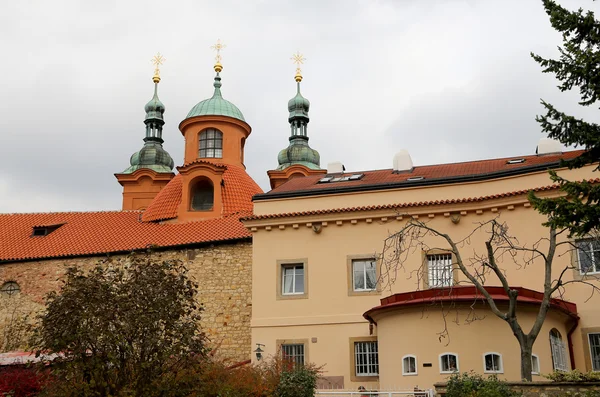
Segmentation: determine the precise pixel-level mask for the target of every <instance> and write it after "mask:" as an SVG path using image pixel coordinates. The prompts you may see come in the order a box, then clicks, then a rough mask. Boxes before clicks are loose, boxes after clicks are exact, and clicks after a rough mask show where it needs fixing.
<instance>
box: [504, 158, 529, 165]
mask: <svg viewBox="0 0 600 397" xmlns="http://www.w3.org/2000/svg"><path fill="white" fill-rule="evenodd" d="M524 162H525V159H512V160H508V161H507V162H506V164H521V163H524Z"/></svg>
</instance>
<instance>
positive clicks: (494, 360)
mask: <svg viewBox="0 0 600 397" xmlns="http://www.w3.org/2000/svg"><path fill="white" fill-rule="evenodd" d="M483 372H484V373H486V374H490V373H491V374H501V373H503V372H504V368H503V367H502V355H500V354H499V353H485V354H484V355H483Z"/></svg>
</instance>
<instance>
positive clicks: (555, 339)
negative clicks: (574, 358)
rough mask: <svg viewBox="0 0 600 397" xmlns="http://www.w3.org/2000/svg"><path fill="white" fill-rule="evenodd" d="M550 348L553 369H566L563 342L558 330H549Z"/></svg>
mask: <svg viewBox="0 0 600 397" xmlns="http://www.w3.org/2000/svg"><path fill="white" fill-rule="evenodd" d="M550 350H551V352H552V365H553V366H554V370H556V371H567V370H568V367H567V360H566V354H565V344H564V343H563V341H562V337H561V336H560V332H558V331H557V330H555V329H553V330H552V331H550Z"/></svg>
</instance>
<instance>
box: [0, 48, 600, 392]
mask: <svg viewBox="0 0 600 397" xmlns="http://www.w3.org/2000/svg"><path fill="white" fill-rule="evenodd" d="M297 57H299V59H300V58H301V56H300V55H297ZM157 63H160V58H158V59H157ZM222 69H223V68H222V65H221V64H220V57H217V63H216V64H215V73H216V74H215V78H214V82H213V95H212V97H210V98H208V99H206V100H203V101H201V102H199V103H198V104H197V105H195V106H194V107H193V108H192V109H191V110H190V112H189V113H188V115H187V117H186V118H185V119H184V120H183V121H181V123H180V124H179V129H180V131H181V133H182V135H183V136H184V138H185V146H184V162H183V164H182V165H180V166H178V167H176V170H174V168H175V165H174V162H173V159H172V158H171V156H170V155H169V153H167V152H166V150H165V149H164V148H163V146H162V144H163V139H162V127H163V125H164V122H165V121H164V117H163V116H164V112H165V106H164V105H163V104H162V102H161V101H160V99H159V97H158V86H159V82H160V76H159V72H158V70H157V71H156V73H155V76H154V77H153V82H154V96H153V98H152V99H151V100H150V102H148V104H147V105H146V107H145V112H146V118H145V120H144V124H145V126H146V131H145V136H144V139H143V140H144V144H143V147H142V148H141V149H140V150H139V151H138V152H136V153H134V154H133V155H132V156H131V159H130V165H129V166H128V167H127V168H125V169H124V170H123V171H122V172H120V173H117V174H115V176H116V178H117V181H118V182H119V183H120V184H121V185H122V186H123V205H122V210H120V211H106V212H71V213H36V214H0V300H1V302H2V303H6V302H12V303H15V304H17V305H18V306H19V308H20V310H21V311H22V312H23V313H32V312H35V311H36V310H39V309H41V308H42V305H43V297H44V295H45V294H46V293H48V292H49V291H52V290H56V289H58V288H59V286H60V279H61V276H62V274H64V271H65V269H66V268H67V267H69V266H81V267H84V268H89V267H91V266H93V265H94V264H95V263H97V262H98V261H101V260H109V259H110V258H114V257H123V256H126V255H127V254H129V253H131V252H147V251H149V252H151V253H150V255H154V256H156V257H157V258H165V259H180V260H183V261H185V263H186V264H187V265H188V268H189V269H190V273H191V275H192V276H193V277H194V278H195V279H196V281H198V284H199V297H198V299H199V302H200V303H201V304H202V305H203V306H204V308H205V311H204V312H203V319H202V324H201V325H202V327H203V329H204V330H205V331H206V333H207V335H208V337H209V338H210V340H211V345H212V347H213V348H215V351H216V352H217V353H218V354H219V355H221V356H222V357H224V358H226V359H228V360H231V361H232V362H243V361H247V360H249V359H252V360H254V361H256V360H257V359H258V355H256V354H255V353H253V352H255V351H257V350H259V349H260V350H263V351H264V354H263V356H264V355H267V356H268V355H285V356H287V357H288V358H291V359H293V360H296V361H297V362H298V363H306V362H313V363H315V364H317V365H323V366H324V367H323V368H324V373H323V376H324V380H323V382H322V386H323V387H331V388H345V389H354V390H356V389H357V388H358V387H359V386H363V387H366V388H368V389H374V390H375V389H390V388H396V389H412V388H413V387H419V388H430V387H431V386H432V384H433V383H434V382H437V381H441V380H444V379H445V378H446V377H447V376H449V375H450V374H452V373H454V372H457V371H460V372H465V371H470V370H473V371H475V372H479V373H486V374H497V375H498V376H499V377H500V378H507V379H510V380H518V379H519V378H520V372H519V370H520V366H519V360H520V356H519V348H518V344H517V342H516V339H515V338H514V336H513V335H512V332H511V331H510V329H509V327H508V325H506V324H505V323H504V322H503V321H502V320H500V319H498V318H497V317H495V316H494V314H493V313H492V312H491V311H490V308H489V307H488V306H487V304H486V303H485V302H484V300H483V299H482V296H481V294H480V293H478V291H476V290H475V289H474V288H473V287H472V286H471V285H470V284H469V283H468V282H467V281H468V280H467V279H466V278H465V276H464V274H462V273H461V272H460V271H459V270H458V269H457V266H456V257H455V255H454V254H453V253H452V252H451V250H450V249H449V247H448V244H447V243H445V242H444V241H443V240H440V238H439V236H438V237H437V238H436V237H435V236H431V235H426V236H423V244H422V245H420V246H415V247H412V249H410V250H407V251H403V252H402V253H404V256H402V258H401V260H400V259H398V258H397V257H394V252H395V251H394V250H393V249H392V250H387V251H386V248H389V245H386V242H389V241H390V236H393V235H394V233H395V232H397V231H398V230H400V229H402V227H403V226H405V225H406V223H407V222H408V221H410V220H419V221H423V222H424V223H425V224H427V225H429V226H430V227H431V228H434V229H435V230H439V231H440V232H442V233H447V234H448V235H451V236H452V238H453V239H455V240H456V241H461V242H462V243H461V245H460V247H459V248H460V253H461V255H464V258H465V259H470V258H480V257H481V256H482V255H483V254H484V252H483V251H482V250H483V249H484V248H485V238H486V237H485V233H483V234H472V233H473V231H474V230H475V229H477V225H481V224H485V223H486V222H489V221H490V220H497V221H498V222H501V223H503V224H506V225H507V226H508V228H509V230H510V232H511V233H512V235H514V237H516V238H517V240H518V241H519V242H520V244H522V245H523V246H533V245H535V244H537V243H538V242H539V241H542V244H541V247H542V248H543V246H544V244H543V241H545V240H543V239H544V238H546V236H547V235H548V230H547V229H546V228H545V227H543V226H542V223H543V219H542V217H541V216H540V215H539V214H538V213H537V212H536V211H535V210H534V209H532V208H531V206H530V204H529V201H528V199H527V193H528V191H530V190H533V191H534V192H536V194H538V195H540V196H548V197H550V196H556V195H559V194H560V192H559V191H558V190H557V188H556V186H555V185H552V184H551V182H550V180H549V178H548V173H547V171H548V170H549V169H554V170H557V172H559V174H560V175H562V176H564V177H566V178H568V179H577V180H582V179H585V180H589V181H590V182H591V183H598V182H599V180H598V178H597V173H596V172H594V166H589V167H585V168H582V169H578V170H567V169H564V168H561V167H562V165H561V160H568V159H572V158H574V157H576V156H578V155H579V154H580V153H581V151H569V152H563V151H562V148H561V147H560V146H556V144H555V143H554V142H551V141H549V140H543V141H541V143H540V145H539V146H538V150H537V151H536V153H535V154H533V153H532V154H528V155H524V156H517V157H513V158H502V159H490V160H482V161H472V162H464V163H455V164H439V165H429V166H415V165H413V163H412V160H411V158H410V155H409V154H408V153H407V152H405V151H402V152H400V153H398V155H396V156H395V157H394V159H390V165H391V167H390V169H385V170H374V171H373V170H367V171H354V172H350V171H347V170H345V168H344V166H343V165H342V164H341V163H337V162H336V163H330V164H329V165H328V166H327V167H326V169H325V168H322V167H321V159H320V155H319V153H318V151H316V150H315V149H313V148H311V147H310V145H309V133H308V131H309V129H308V124H309V121H310V118H309V110H310V102H309V101H308V99H306V98H305V97H304V96H303V95H302V93H301V90H300V88H301V82H302V74H301V71H300V69H298V70H297V73H296V76H295V80H296V84H297V93H296V95H295V96H294V97H293V98H292V99H291V100H290V101H289V102H288V111H289V118H288V122H289V124H290V137H289V145H288V147H286V148H284V149H283V150H281V151H280V152H279V154H278V155H277V161H278V166H277V167H276V168H275V169H273V170H269V171H267V174H268V176H269V179H270V185H271V190H270V191H269V192H266V193H265V192H263V191H262V190H261V188H260V187H259V186H258V185H257V184H256V183H255V182H254V180H253V179H252V178H251V177H250V176H249V175H248V174H247V173H246V170H245V166H244V146H245V142H246V140H247V139H249V138H250V135H251V131H252V129H251V127H250V125H249V124H248V123H247V122H246V121H245V119H244V116H243V114H242V112H241V111H240V110H239V109H238V108H237V107H236V106H235V105H234V104H233V103H231V102H229V101H227V100H225V99H224V98H223V94H222V92H221V88H222V81H221V72H222ZM273 157H275V154H273ZM175 171H176V172H175ZM391 241H393V240H391ZM558 241H559V242H561V243H570V244H563V245H562V246H561V247H563V248H560V249H559V250H557V254H556V256H555V267H554V269H555V273H556V274H553V276H554V277H559V276H560V275H561V274H562V275H563V276H564V281H569V282H571V281H577V280H583V281H586V282H587V283H588V284H576V283H573V284H572V285H570V286H569V288H565V289H564V291H562V290H561V292H562V293H561V295H560V296H555V297H554V299H553V300H552V302H551V306H550V310H549V312H548V316H547V320H546V322H545V323H544V326H543V327H542V330H541V331H540V334H539V337H538V340H537V341H536V343H535V345H534V347H533V353H534V361H533V363H532V367H533V368H532V373H533V375H534V380H535V379H540V378H539V376H540V375H541V374H543V373H548V372H551V371H552V370H554V369H557V370H567V369H570V368H578V369H581V370H600V312H599V309H598V307H599V303H600V300H599V299H600V298H598V296H597V295H591V298H590V290H589V288H588V287H589V284H591V283H598V279H599V277H600V259H599V258H600V245H599V243H598V241H597V239H594V238H591V237H590V238H585V239H569V238H567V237H565V236H564V235H561V236H560V237H559V239H558ZM425 247H426V248H425ZM390 252H391V253H392V258H390V257H389V256H386V255H389V254H390ZM396 253H398V252H396ZM503 269H504V271H505V272H506V277H507V279H508V280H509V282H510V285H511V287H513V289H514V290H516V291H518V292H519V300H518V305H519V318H520V320H521V321H522V324H523V326H524V327H529V326H531V324H532V323H533V321H534V319H535V316H536V313H537V310H538V309H539V306H540V302H541V300H542V299H543V296H542V295H541V292H542V288H543V272H541V271H540V260H539V258H534V259H532V260H530V261H527V260H525V261H524V262H523V260H522V258H512V259H511V258H505V263H503ZM565 269H566V270H565ZM563 270H564V272H563ZM484 284H485V286H486V289H487V290H488V292H489V293H490V294H492V295H493V296H494V297H495V299H497V302H498V305H499V307H501V308H505V306H507V305H508V303H507V302H508V300H507V297H506V294H505V293H504V292H503V289H502V288H499V287H500V285H499V284H498V281H497V280H496V279H494V278H493V277H487V278H486V279H485V281H484ZM5 308H6V305H4V306H0V316H1V317H0V322H1V321H4V323H0V330H2V329H4V330H6V329H7V326H8V325H9V324H7V323H6V321H7V319H8V318H9V316H8V315H7V312H6V311H4V312H2V311H3V310H5ZM2 327H3V328H2ZM2 332H4V331H2ZM22 347H23V346H17V348H22ZM257 347H258V348H259V349H257ZM13 348H14V347H13Z"/></svg>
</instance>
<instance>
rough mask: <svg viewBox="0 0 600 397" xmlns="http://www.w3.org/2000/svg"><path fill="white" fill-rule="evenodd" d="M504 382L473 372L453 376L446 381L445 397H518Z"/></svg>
mask: <svg viewBox="0 0 600 397" xmlns="http://www.w3.org/2000/svg"><path fill="white" fill-rule="evenodd" d="M518 396H521V394H520V393H517V392H514V391H512V390H511V389H510V388H509V387H508V385H507V384H506V383H505V382H502V381H500V380H498V377H496V376H495V375H492V376H490V377H489V378H484V377H483V376H481V375H479V374H476V373H474V372H469V373H462V374H455V375H452V376H451V377H450V379H449V380H448V386H447V389H446V397H518Z"/></svg>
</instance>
